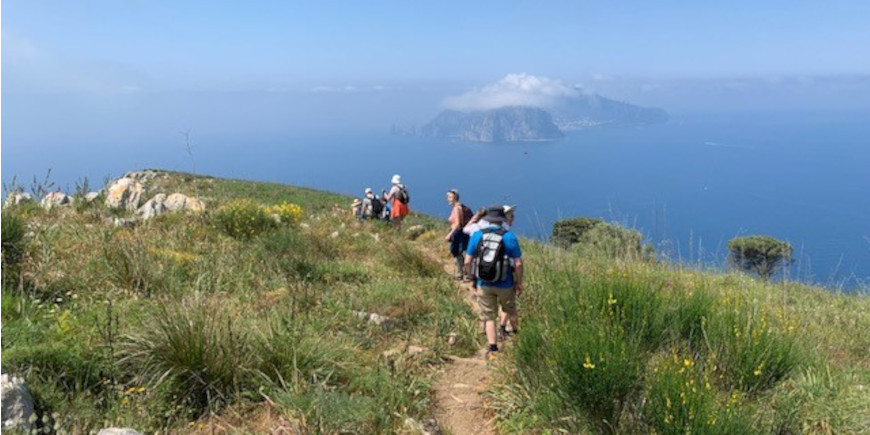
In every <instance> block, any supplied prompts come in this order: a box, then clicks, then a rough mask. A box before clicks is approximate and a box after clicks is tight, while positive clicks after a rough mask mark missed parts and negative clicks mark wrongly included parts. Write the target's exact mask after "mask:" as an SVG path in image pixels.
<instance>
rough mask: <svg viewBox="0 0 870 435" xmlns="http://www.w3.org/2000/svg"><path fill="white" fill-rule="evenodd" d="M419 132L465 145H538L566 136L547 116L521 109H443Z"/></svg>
mask: <svg viewBox="0 0 870 435" xmlns="http://www.w3.org/2000/svg"><path fill="white" fill-rule="evenodd" d="M420 131H421V133H422V134H423V135H424V136H429V137H442V138H448V139H456V140H461V141H467V142H540V141H550V140H555V139H561V138H562V137H564V136H565V135H564V134H563V133H562V131H561V130H559V128H558V127H556V124H554V123H553V119H552V117H551V116H550V114H549V113H547V112H546V111H544V110H542V109H538V108H535V107H520V106H512V107H503V108H500V109H494V110H487V111H482V112H471V113H464V112H457V111H455V110H446V111H444V112H441V114H440V115H438V116H437V117H436V118H435V119H434V120H432V122H430V123H429V124H426V125H425V126H423V127H422V128H421V129H420Z"/></svg>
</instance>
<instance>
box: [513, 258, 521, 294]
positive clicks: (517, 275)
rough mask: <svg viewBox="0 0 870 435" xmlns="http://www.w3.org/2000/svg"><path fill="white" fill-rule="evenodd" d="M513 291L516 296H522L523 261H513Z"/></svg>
mask: <svg viewBox="0 0 870 435" xmlns="http://www.w3.org/2000/svg"><path fill="white" fill-rule="evenodd" d="M514 291H516V292H517V296H519V295H521V294H523V259H522V258H516V259H514Z"/></svg>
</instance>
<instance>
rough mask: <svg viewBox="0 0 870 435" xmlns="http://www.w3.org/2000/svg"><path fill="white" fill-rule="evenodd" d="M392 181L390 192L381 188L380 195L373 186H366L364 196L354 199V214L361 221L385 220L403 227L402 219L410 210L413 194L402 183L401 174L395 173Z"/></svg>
mask: <svg viewBox="0 0 870 435" xmlns="http://www.w3.org/2000/svg"><path fill="white" fill-rule="evenodd" d="M390 182H391V184H392V185H391V186H390V190H389V192H388V191H387V190H386V189H381V195H380V196H378V195H376V194H375V193H374V191H373V190H372V188H371V187H366V190H365V192H364V193H363V198H362V199H359V198H354V200H353V204H352V206H351V207H352V209H353V215H354V216H355V217H356V218H357V219H359V220H360V221H365V220H384V221H388V222H391V223H392V224H394V225H395V226H396V227H398V228H401V227H402V220H403V219H404V218H405V216H407V215H408V213H409V212H410V209H409V208H408V203H409V202H410V201H411V196H410V195H409V194H408V188H407V187H405V185H404V184H402V177H401V176H400V175H399V174H396V175H393V178H392V179H391V180H390Z"/></svg>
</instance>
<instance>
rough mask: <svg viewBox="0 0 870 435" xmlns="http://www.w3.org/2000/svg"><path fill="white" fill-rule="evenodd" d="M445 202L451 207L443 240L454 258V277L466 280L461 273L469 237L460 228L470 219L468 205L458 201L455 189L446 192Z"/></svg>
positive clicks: (466, 277) (465, 276)
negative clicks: (448, 229) (448, 230)
mask: <svg viewBox="0 0 870 435" xmlns="http://www.w3.org/2000/svg"><path fill="white" fill-rule="evenodd" d="M447 203H448V204H450V207H451V211H450V217H449V218H448V219H447V220H448V221H449V222H450V232H448V233H447V235H446V236H444V241H445V242H449V243H450V255H451V256H453V258H454V259H455V260H456V279H461V280H463V281H466V280H468V279H469V278H468V276H467V275H465V274H464V273H463V270H464V269H465V268H464V267H463V265H464V263H465V250H466V249H467V248H468V240H469V239H470V237H469V235H468V234H466V233H465V232H463V231H462V229H463V227H465V224H467V223H468V221H469V220H471V216H472V213H471V209H470V208H468V206H466V205H465V204H463V203H461V202H459V192H458V191H457V190H456V189H450V190H449V191H448V192H447Z"/></svg>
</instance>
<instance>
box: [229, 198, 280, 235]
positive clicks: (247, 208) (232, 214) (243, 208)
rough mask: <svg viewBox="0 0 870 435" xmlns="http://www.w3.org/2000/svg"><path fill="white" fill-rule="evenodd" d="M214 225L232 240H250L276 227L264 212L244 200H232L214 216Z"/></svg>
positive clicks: (261, 208)
mask: <svg viewBox="0 0 870 435" xmlns="http://www.w3.org/2000/svg"><path fill="white" fill-rule="evenodd" d="M214 222H215V225H216V226H217V227H218V228H219V229H220V230H221V231H223V232H224V233H225V234H227V235H228V236H230V237H232V238H234V239H243V240H247V239H250V238H252V237H254V236H256V235H258V234H260V233H262V232H265V231H268V230H271V229H273V228H275V226H276V225H277V224H276V222H275V220H274V219H272V218H271V217H270V216H269V213H267V212H266V210H265V209H264V208H263V207H261V206H259V205H257V204H256V203H254V202H253V201H249V200H245V199H237V200H233V201H232V202H230V203H229V204H226V205H224V206H222V207H220V208H219V209H218V210H217V211H216V212H215V214H214Z"/></svg>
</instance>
